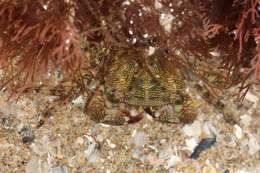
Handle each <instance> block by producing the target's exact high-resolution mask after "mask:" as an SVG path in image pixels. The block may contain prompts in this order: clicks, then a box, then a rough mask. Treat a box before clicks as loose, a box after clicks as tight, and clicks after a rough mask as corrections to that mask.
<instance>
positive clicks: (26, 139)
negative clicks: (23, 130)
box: [23, 135, 35, 143]
mask: <svg viewBox="0 0 260 173" xmlns="http://www.w3.org/2000/svg"><path fill="white" fill-rule="evenodd" d="M34 139H35V136H34V135H32V136H24V137H23V143H27V142H33V140H34Z"/></svg>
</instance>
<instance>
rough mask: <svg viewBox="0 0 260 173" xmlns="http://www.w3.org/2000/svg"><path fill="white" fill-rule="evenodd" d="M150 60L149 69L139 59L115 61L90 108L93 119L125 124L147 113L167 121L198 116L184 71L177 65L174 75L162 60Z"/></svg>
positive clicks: (180, 120)
mask: <svg viewBox="0 0 260 173" xmlns="http://www.w3.org/2000/svg"><path fill="white" fill-rule="evenodd" d="M146 61H147V64H149V66H148V67H149V69H148V70H145V69H144V68H142V67H141V65H140V64H139V63H138V62H137V61H136V60H129V59H124V58H119V59H117V60H116V61H115V62H114V63H113V66H112V68H110V70H109V72H108V75H107V76H106V77H105V84H104V87H103V88H102V89H101V90H102V92H101V93H102V94H95V95H94V96H93V98H92V99H91V101H90V103H89V104H88V106H87V108H86V110H87V114H88V115H89V116H90V118H91V119H92V120H94V121H96V122H99V123H105V124H110V125H125V124H130V123H135V122H137V121H140V120H141V119H142V118H143V117H144V115H145V114H146V113H148V114H150V115H151V116H152V117H153V118H154V119H155V120H158V121H161V122H167V123H190V122H192V121H193V120H194V119H195V118H196V116H197V113H196V112H195V111H194V110H195V107H196V105H195V104H194V103H193V102H192V99H191V97H190V96H189V95H188V94H187V93H186V84H185V82H184V76H183V73H182V71H181V70H180V69H176V70H175V73H174V75H172V74H170V73H169V72H168V71H167V70H165V69H163V68H162V66H161V65H160V63H159V62H157V61H152V60H150V59H149V58H146Z"/></svg>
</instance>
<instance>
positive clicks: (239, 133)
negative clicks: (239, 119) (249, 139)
mask: <svg viewBox="0 0 260 173" xmlns="http://www.w3.org/2000/svg"><path fill="white" fill-rule="evenodd" d="M233 133H234V134H235V135H236V137H237V138H238V139H241V138H242V137H243V131H242V129H241V127H239V126H238V125H237V124H236V125H234V128H233Z"/></svg>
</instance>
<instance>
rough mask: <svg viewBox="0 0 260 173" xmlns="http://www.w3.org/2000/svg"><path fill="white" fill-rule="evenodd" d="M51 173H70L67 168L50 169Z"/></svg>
mask: <svg viewBox="0 0 260 173" xmlns="http://www.w3.org/2000/svg"><path fill="white" fill-rule="evenodd" d="M49 171H50V172H49V173H70V172H69V168H68V167H66V166H59V167H55V168H50V169H49Z"/></svg>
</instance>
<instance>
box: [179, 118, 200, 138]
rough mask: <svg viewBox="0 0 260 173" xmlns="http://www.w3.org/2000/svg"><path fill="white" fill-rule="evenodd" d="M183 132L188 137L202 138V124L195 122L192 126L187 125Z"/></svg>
mask: <svg viewBox="0 0 260 173" xmlns="http://www.w3.org/2000/svg"><path fill="white" fill-rule="evenodd" d="M183 131H184V133H185V134H186V135H187V136H200V135H201V125H200V122H199V121H197V120H195V121H194V122H193V123H192V124H186V125H185V126H184V127H183Z"/></svg>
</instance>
